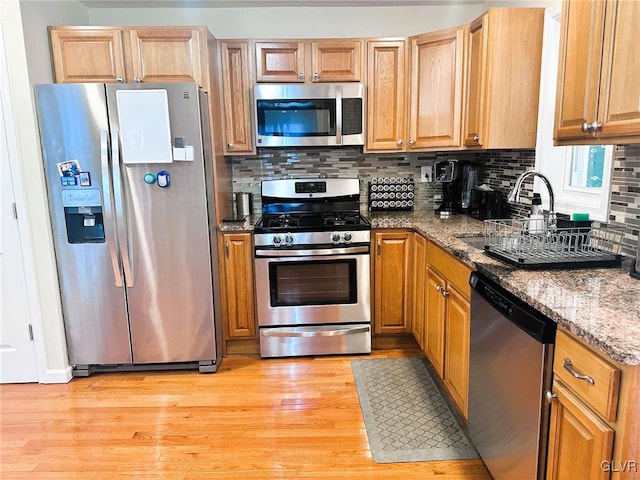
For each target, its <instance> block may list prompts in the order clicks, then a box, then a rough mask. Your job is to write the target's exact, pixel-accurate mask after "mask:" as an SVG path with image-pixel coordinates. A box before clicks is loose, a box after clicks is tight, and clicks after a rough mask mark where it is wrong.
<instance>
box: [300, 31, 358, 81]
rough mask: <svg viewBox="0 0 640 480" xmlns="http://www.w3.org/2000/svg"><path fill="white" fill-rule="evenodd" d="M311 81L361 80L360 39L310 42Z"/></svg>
mask: <svg viewBox="0 0 640 480" xmlns="http://www.w3.org/2000/svg"><path fill="white" fill-rule="evenodd" d="M311 80H312V81H313V82H361V81H362V41H361V40H336V41H315V42H311Z"/></svg>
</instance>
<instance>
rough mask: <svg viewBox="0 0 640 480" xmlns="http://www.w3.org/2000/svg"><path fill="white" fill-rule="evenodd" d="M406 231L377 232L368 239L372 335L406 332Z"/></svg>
mask: <svg viewBox="0 0 640 480" xmlns="http://www.w3.org/2000/svg"><path fill="white" fill-rule="evenodd" d="M412 236H413V234H412V233H410V232H408V231H406V230H387V231H377V232H374V233H373V237H372V242H373V243H372V248H371V250H372V259H373V260H372V263H373V265H372V266H373V272H374V275H373V289H372V290H373V296H374V314H373V318H374V333H376V334H397V333H410V331H411V330H410V329H411V325H410V320H411V317H410V313H411V306H410V301H411V284H410V281H409V279H410V278H411V277H410V274H411V273H412V270H411V263H412V262H411V257H412V249H411V243H412V242H411V240H412Z"/></svg>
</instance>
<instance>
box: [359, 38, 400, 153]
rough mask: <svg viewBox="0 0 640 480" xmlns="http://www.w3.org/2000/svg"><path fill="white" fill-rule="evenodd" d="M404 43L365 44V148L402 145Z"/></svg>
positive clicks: (374, 42) (375, 42)
mask: <svg viewBox="0 0 640 480" xmlns="http://www.w3.org/2000/svg"><path fill="white" fill-rule="evenodd" d="M405 45H406V42H405V41H404V40H398V41H370V42H368V43H367V107H368V108H367V150H386V151H402V150H404V148H405V141H404V138H405V137H404V135H405V123H404V118H405V117H404V111H405V98H406V96H405V95H406V94H405V90H406V78H405V64H406V49H405Z"/></svg>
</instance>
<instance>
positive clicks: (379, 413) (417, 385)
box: [351, 358, 478, 463]
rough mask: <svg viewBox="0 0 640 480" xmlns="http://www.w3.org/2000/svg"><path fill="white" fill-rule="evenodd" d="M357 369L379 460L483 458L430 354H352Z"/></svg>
mask: <svg viewBox="0 0 640 480" xmlns="http://www.w3.org/2000/svg"><path fill="white" fill-rule="evenodd" d="M351 369H352V371H353V377H354V379H355V382H356V389H357V391H358V399H359V400H360V408H361V409H362V415H363V417H364V423H365V426H366V429H367V437H368V439H369V446H370V448H371V455H372V456H373V459H374V460H375V461H376V462H378V463H396V462H423V461H430V460H458V459H465V458H478V453H477V452H476V450H475V448H474V447H473V445H472V444H471V442H470V440H469V439H468V438H467V436H466V435H465V433H464V432H463V430H462V429H461V427H460V425H459V424H458V422H457V421H456V419H455V417H454V415H453V413H452V412H451V410H450V409H449V406H448V405H447V403H446V402H445V400H444V398H442V395H441V394H440V391H439V390H438V388H437V386H436V384H435V383H434V381H433V379H432V378H431V375H430V374H429V371H428V369H427V366H426V364H425V360H424V359H422V358H380V359H377V358H376V359H367V360H352V361H351Z"/></svg>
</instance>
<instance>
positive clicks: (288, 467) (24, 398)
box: [0, 350, 491, 480]
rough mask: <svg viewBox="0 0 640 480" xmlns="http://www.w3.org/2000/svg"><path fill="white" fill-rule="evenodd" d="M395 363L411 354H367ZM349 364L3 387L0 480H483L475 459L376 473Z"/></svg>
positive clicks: (110, 376) (264, 363)
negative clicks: (389, 358)
mask: <svg viewBox="0 0 640 480" xmlns="http://www.w3.org/2000/svg"><path fill="white" fill-rule="evenodd" d="M404 355H411V356H416V355H419V353H418V352H417V351H412V352H407V351H397V350H396V351H384V352H380V351H378V352H375V353H373V354H372V356H373V357H381V356H404ZM352 358H353V357H342V356H341V357H322V358H315V359H313V358H302V359H276V360H260V359H259V358H255V357H250V356H231V357H228V358H225V359H224V361H223V362H222V365H221V367H220V370H219V371H218V373H216V374H210V375H203V374H199V373H197V372H195V371H179V372H175V371H174V372H168V373H167V372H162V373H160V372H152V373H147V372H145V373H102V374H96V375H94V376H91V377H88V378H81V379H74V380H72V381H71V382H70V383H68V384H66V385H37V384H27V385H2V386H0V402H1V413H2V417H1V423H2V425H1V431H0V432H1V435H2V436H1V439H0V440H1V448H2V450H1V462H2V463H1V467H0V468H1V469H0V472H1V474H0V478H2V479H3V480H8V479H29V480H33V479H47V480H50V479H51V480H55V479H64V480H71V479H82V480H96V479H101V480H102V479H104V480H106V479H108V480H114V479H129V480H133V479H140V478H142V479H160V478H161V479H170V480H206V479H219V478H229V479H237V480H242V479H257V478H261V479H280V478H304V479H307V480H309V479H314V478H317V479H325V480H326V479H377V478H384V479H399V480H400V479H402V480H405V479H411V478H421V479H438V480H463V479H465V480H491V477H490V476H489V474H488V473H487V471H486V469H485V468H484V466H483V464H482V462H481V461H480V460H465V461H452V462H429V463H426V462H423V463H398V464H377V463H375V462H374V461H373V460H372V459H371V454H370V452H369V446H368V443H367V436H366V432H365V428H364V423H363V420H362V415H361V413H360V407H359V404H358V397H357V394H356V391H355V386H354V382H353V377H352V374H351V366H350V360H351V359H352ZM359 358H362V357H359Z"/></svg>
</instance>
